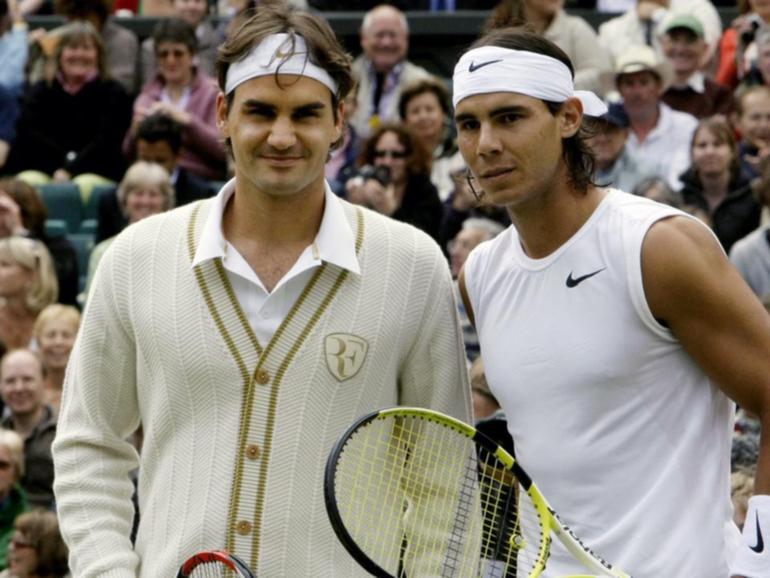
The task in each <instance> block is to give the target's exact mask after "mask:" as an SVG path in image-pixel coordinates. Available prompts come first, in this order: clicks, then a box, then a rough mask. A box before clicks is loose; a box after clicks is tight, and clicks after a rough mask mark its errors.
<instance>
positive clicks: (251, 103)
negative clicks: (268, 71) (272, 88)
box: [241, 98, 326, 113]
mask: <svg viewBox="0 0 770 578" xmlns="http://www.w3.org/2000/svg"><path fill="white" fill-rule="evenodd" d="M241 106H242V107H243V108H259V109H263V110H268V111H270V112H275V111H276V110H277V107H276V106H275V105H273V104H269V103H267V102H264V101H261V100H257V99H255V98H250V99H248V100H245V101H244V102H243V104H242V105H241ZM324 108H326V105H325V104H324V103H323V102H320V101H316V102H310V103H308V104H303V105H301V106H298V107H295V108H294V109H293V110H292V112H293V113H297V112H315V111H319V110H323V109H324Z"/></svg>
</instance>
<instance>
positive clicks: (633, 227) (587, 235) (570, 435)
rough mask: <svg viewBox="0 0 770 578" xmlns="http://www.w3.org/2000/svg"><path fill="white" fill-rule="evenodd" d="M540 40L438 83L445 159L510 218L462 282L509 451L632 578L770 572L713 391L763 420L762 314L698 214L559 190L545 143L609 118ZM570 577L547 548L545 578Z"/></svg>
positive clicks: (466, 58)
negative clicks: (464, 169)
mask: <svg viewBox="0 0 770 578" xmlns="http://www.w3.org/2000/svg"><path fill="white" fill-rule="evenodd" d="M512 37H515V38H513V41H512V42H509V41H510V40H511V38H512ZM538 42H539V43H535V44H532V39H531V37H530V36H529V35H527V34H522V33H512V32H497V33H492V34H490V35H488V36H487V37H485V38H483V39H482V40H480V41H479V42H478V43H477V44H476V47H475V48H472V49H471V50H470V51H469V52H467V53H465V54H464V55H463V56H462V58H461V59H460V61H459V62H458V64H457V66H456V68H455V73H454V104H455V109H456V110H455V115H456V119H457V124H458V135H459V139H458V140H459V143H460V149H461V151H462V153H463V156H464V157H465V159H466V162H467V163H468V166H469V168H470V169H471V171H472V174H473V176H474V177H475V182H476V183H478V184H479V185H480V186H481V187H482V188H483V189H484V191H485V194H486V195H487V197H488V198H489V199H490V200H491V201H492V202H494V203H496V204H501V205H504V206H506V207H507V208H508V210H509V213H510V215H511V219H512V222H513V225H512V226H511V227H509V228H508V229H507V230H506V231H505V232H504V233H502V234H501V235H499V236H498V237H497V238H496V239H494V240H492V241H489V242H487V243H484V244H482V245H480V246H479V247H478V248H477V249H476V250H475V251H474V252H473V253H472V254H471V256H470V257H469V258H468V260H467V262H466V264H465V268H464V271H463V274H462V276H461V283H462V284H464V290H465V299H466V301H468V305H469V306H470V310H471V311H472V312H473V315H474V317H475V325H476V328H477V330H478V334H479V341H480V344H481V353H482V357H483V359H484V366H485V371H486V376H487V380H488V382H489V384H490V388H491V389H492V391H493V393H494V394H495V396H496V397H497V399H498V400H499V402H500V403H501V406H502V408H503V409H504V411H505V414H506V416H507V419H508V427H509V430H510V432H511V434H512V436H513V439H514V442H515V446H516V454H517V458H518V459H519V460H520V462H521V464H522V466H523V467H524V468H525V469H526V470H527V471H528V472H529V473H530V475H531V476H532V478H533V479H534V481H535V482H536V483H537V484H538V485H539V486H540V487H541V489H542V491H543V494H544V495H545V496H546V497H547V498H548V499H549V500H550V501H551V503H552V505H553V507H554V509H555V510H556V511H557V512H559V514H560V515H561V517H562V518H563V520H564V521H565V522H566V523H567V524H568V525H569V526H571V527H572V528H573V529H574V531H575V533H576V534H577V535H578V536H580V537H581V538H582V539H583V540H584V541H585V542H586V543H587V544H588V545H589V546H590V547H591V549H592V550H594V551H596V552H597V553H599V554H600V555H601V556H602V557H604V558H606V559H608V560H609V561H610V562H612V563H613V564H617V565H618V566H619V567H621V568H623V569H624V570H625V571H626V572H628V573H630V574H631V575H633V576H634V577H636V578H660V577H663V576H667V577H668V576H671V577H673V576H676V577H688V578H727V577H728V576H732V575H736V576H747V577H754V578H767V577H770V555H768V550H770V498H769V497H768V496H767V495H757V496H755V497H754V498H752V500H751V502H750V511H749V513H748V515H747V517H746V526H745V529H744V536H743V538H742V537H741V535H740V533H739V532H738V529H737V527H736V526H735V525H734V524H733V522H732V507H731V503H730V486H729V474H730V445H731V432H732V427H733V415H734V403H733V401H732V400H731V399H730V398H729V397H728V395H726V393H727V394H729V395H730V396H731V397H733V398H735V399H737V400H738V401H739V402H740V403H741V404H742V405H744V406H747V407H748V408H749V409H752V410H753V411H755V412H756V413H758V414H759V415H760V416H764V417H763V419H762V421H763V425H767V423H768V421H770V420H768V414H769V412H770V401H769V400H770V323H768V321H767V316H766V314H765V312H764V310H763V309H762V307H761V305H760V304H759V303H758V302H757V301H756V300H755V299H754V298H753V296H752V294H751V293H750V291H749V290H748V288H747V287H745V285H744V284H743V283H742V281H741V280H740V278H739V276H738V275H737V274H736V273H735V271H734V270H732V268H731V267H730V266H729V264H728V263H727V261H726V259H725V256H724V254H723V253H722V251H721V249H720V248H719V246H718V242H717V241H716V239H715V238H714V236H713V235H712V234H711V232H710V231H708V230H707V229H706V228H705V226H702V225H701V224H700V223H699V222H697V221H695V219H693V218H692V217H689V216H688V215H685V214H684V213H682V212H680V211H678V210H676V209H673V208H670V207H667V206H665V205H661V204H658V203H655V202H652V201H649V200H647V199H642V198H639V197H634V196H632V195H629V194H627V193H624V192H622V191H619V190H614V189H600V188H597V187H595V186H593V185H588V186H587V187H586V188H585V190H583V191H580V190H578V189H577V188H576V187H575V185H574V183H575V181H574V179H572V177H571V176H570V175H571V174H573V175H574V173H570V172H569V171H570V168H569V167H568V166H567V163H566V162H565V160H564V157H563V155H561V146H559V145H560V142H563V141H562V139H566V138H569V137H571V136H572V135H574V134H575V133H576V132H577V128H578V126H579V124H580V117H581V116H582V114H583V113H585V114H593V115H599V114H601V113H602V112H603V110H605V108H604V106H603V104H602V103H601V101H599V100H598V99H597V98H596V96H595V95H593V94H590V93H580V92H578V93H576V92H575V91H574V89H573V85H572V74H571V73H570V71H569V69H568V68H567V66H566V65H565V64H564V63H563V62H561V61H560V60H558V59H556V58H554V57H553V56H550V55H546V54H541V53H538V52H537V51H538V50H540V48H538V46H542V43H543V42H546V43H547V41H542V40H541V41H538ZM485 43H486V45H484V44H485ZM495 44H497V45H495ZM502 46H506V47H505V48H504V47H502ZM511 46H515V47H517V48H516V49H511V48H510V47H511ZM538 101H539V102H538ZM543 101H546V102H555V103H564V104H563V105H562V108H561V109H560V110H559V111H558V112H555V113H554V112H551V111H549V110H548V109H547V108H546V107H545V103H544V102H543ZM554 143H556V146H555V145H554ZM554 150H555V151H556V152H555V153H554ZM551 161H552V163H551V165H549V164H548V163H549V162H551ZM538 179H540V182H538ZM671 217H676V218H673V219H672V218H671ZM683 255H684V256H687V259H684V258H683ZM694 358H697V359H698V360H699V362H700V365H699V363H696V361H695V360H694ZM701 365H702V366H703V367H704V369H705V371H704V369H702V368H701ZM712 380H713V381H712ZM717 381H718V382H719V384H720V385H719V386H717V385H716V382H717ZM720 388H721V389H720ZM765 431H767V429H765ZM768 446H769V444H768V436H763V440H762V444H761V450H760V454H761V455H760V461H759V464H758V472H757V478H756V480H757V492H758V493H760V494H767V493H768V488H769V487H770V472H769V471H768V468H769V466H770V463H769V460H768V454H769V453H770V452H769V449H770V448H769V447H768ZM763 542H764V543H765V545H764V547H762V546H763ZM731 567H732V568H731ZM580 571H581V569H580V567H579V566H577V565H576V563H575V562H572V561H571V559H570V557H569V555H568V554H567V553H566V551H564V550H563V548H561V546H560V544H558V543H556V544H554V547H553V553H552V557H551V559H550V560H549V562H548V566H547V569H546V572H545V574H544V576H548V577H555V576H563V575H565V574H575V573H578V572H580Z"/></svg>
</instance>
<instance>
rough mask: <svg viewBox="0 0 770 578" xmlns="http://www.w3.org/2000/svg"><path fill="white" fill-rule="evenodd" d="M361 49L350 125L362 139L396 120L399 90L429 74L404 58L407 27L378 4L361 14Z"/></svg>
mask: <svg viewBox="0 0 770 578" xmlns="http://www.w3.org/2000/svg"><path fill="white" fill-rule="evenodd" d="M361 48H362V49H363V54H362V55H361V56H359V57H358V58H357V59H356V61H355V62H354V63H353V74H354V75H355V77H356V79H357V81H358V98H357V106H356V112H355V114H354V115H353V118H352V119H351V124H352V125H353V127H354V128H355V129H356V131H357V133H358V134H359V135H360V136H364V137H366V136H368V135H369V133H370V132H371V131H372V129H373V128H375V127H376V126H377V125H379V124H380V123H382V122H386V121H398V120H399V116H398V99H399V96H400V95H401V90H402V89H403V88H404V87H405V86H407V85H409V84H410V83H412V82H414V81H416V80H419V79H422V78H428V77H429V76H430V74H429V73H428V71H427V70H425V69H424V68H421V67H419V66H417V65H415V64H412V63H411V62H409V61H408V60H407V59H406V55H407V51H408V50H409V24H408V22H407V20H406V16H404V13H403V12H401V11H400V10H399V9H398V8H395V7H394V6H389V5H387V4H382V5H379V6H376V7H375V8H372V9H371V10H369V11H368V12H367V13H366V14H365V15H364V20H363V22H362V24H361Z"/></svg>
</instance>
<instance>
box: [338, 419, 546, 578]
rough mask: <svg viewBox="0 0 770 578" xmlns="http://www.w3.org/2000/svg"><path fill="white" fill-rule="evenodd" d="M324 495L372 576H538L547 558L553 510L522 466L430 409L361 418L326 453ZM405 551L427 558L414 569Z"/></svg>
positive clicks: (346, 542) (347, 543)
mask: <svg viewBox="0 0 770 578" xmlns="http://www.w3.org/2000/svg"><path fill="white" fill-rule="evenodd" d="M324 497H325V502H326V509H327V513H328V515H329V520H330V522H331V525H332V527H333V529H334V531H335V533H336V534H337V537H338V539H339V540H340V542H341V543H342V545H343V546H344V547H345V548H346V550H347V551H348V553H349V554H350V555H351V556H352V557H353V558H354V559H355V560H356V561H357V562H358V563H359V564H360V565H361V566H362V567H363V568H364V569H366V570H367V571H368V572H369V573H370V574H372V575H374V576H380V577H383V578H390V577H394V576H402V575H406V574H408V575H442V576H464V577H465V576H467V577H473V576H478V577H482V576H500V577H501V578H502V577H505V576H516V577H517V578H519V577H522V576H523V577H526V578H536V577H537V576H539V575H540V573H541V572H542V570H543V569H544V567H545V562H546V560H547V557H548V553H549V548H550V527H549V523H550V515H551V514H550V511H549V509H548V506H547V503H546V502H545V501H544V500H541V499H540V498H541V496H540V494H539V492H537V489H536V487H535V486H534V484H532V481H531V479H530V478H529V476H527V474H526V472H525V471H524V470H523V469H522V468H521V467H520V466H519V465H518V464H517V462H516V461H515V460H514V458H513V457H512V456H511V455H510V454H508V452H506V451H505V450H504V449H503V448H502V447H500V446H499V445H498V444H497V443H495V442H494V441H492V440H491V439H489V438H487V437H486V436H484V435H483V434H482V433H481V432H478V431H476V430H475V428H473V427H471V426H469V425H467V424H465V423H463V422H461V421H459V420H456V419H454V418H452V417H450V416H446V415H444V414H441V413H438V412H434V411H431V410H426V409H422V408H407V407H396V408H390V409H384V410H380V411H376V412H372V413H370V414H367V415H365V416H363V417H361V418H359V419H358V420H357V421H356V422H355V423H354V424H352V425H351V426H350V427H349V428H348V429H347V430H346V431H345V432H344V433H343V434H342V436H341V437H340V439H339V440H338V442H337V443H336V444H335V446H334V448H333V449H332V451H331V453H330V455H329V459H328V460H327V464H326V472H325V478H324ZM533 498H534V499H533ZM426 512H433V513H426ZM434 514H435V515H434ZM410 518H414V519H412V520H411V521H408V522H407V521H406V520H408V519H410ZM525 518H526V520H525ZM525 522H526V523H525ZM437 530H438V531H437ZM383 535H384V536H385V537H384V539H383V538H381V536H383ZM399 536H401V541H400V542H399ZM423 538H424V539H423ZM388 540H389V543H385V544H383V543H381V542H385V541H388ZM410 549H411V550H410ZM407 552H409V553H407ZM410 556H414V557H415V559H416V558H418V557H420V556H423V557H424V558H425V559H426V560H427V562H426V563H427V564H428V566H429V567H428V566H420V571H419V572H415V566H414V565H412V566H411V567H409V564H410V562H409V560H408V559H409V557H410ZM405 567H407V569H406V570H405V569H404V568H405ZM409 569H411V570H412V572H409Z"/></svg>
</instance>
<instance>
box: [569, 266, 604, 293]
mask: <svg viewBox="0 0 770 578" xmlns="http://www.w3.org/2000/svg"><path fill="white" fill-rule="evenodd" d="M605 269H606V267H602V268H601V269H598V270H596V271H594V272H593V273H588V274H587V275H581V276H580V277H575V278H573V277H572V272H570V274H569V275H568V276H567V287H570V288H572V287H577V286H578V285H580V284H581V283H582V282H583V281H585V280H586V279H590V278H591V277H593V276H594V275H598V274H599V273H601V272H602V271H604V270H605Z"/></svg>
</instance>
